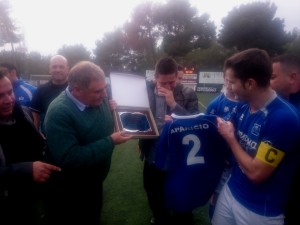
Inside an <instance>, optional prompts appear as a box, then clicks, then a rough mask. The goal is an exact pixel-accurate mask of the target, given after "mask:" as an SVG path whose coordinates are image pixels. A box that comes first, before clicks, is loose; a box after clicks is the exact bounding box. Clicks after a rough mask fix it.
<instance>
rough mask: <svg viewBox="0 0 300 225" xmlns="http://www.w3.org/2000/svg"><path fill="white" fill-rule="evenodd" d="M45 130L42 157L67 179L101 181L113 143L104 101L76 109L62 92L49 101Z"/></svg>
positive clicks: (110, 125) (112, 129)
mask: <svg viewBox="0 0 300 225" xmlns="http://www.w3.org/2000/svg"><path fill="white" fill-rule="evenodd" d="M45 130H46V137H47V142H48V146H49V148H48V151H46V158H47V159H48V161H49V162H50V163H53V164H55V165H57V166H60V167H61V168H62V171H61V175H62V177H63V179H65V181H66V182H67V181H68V182H73V181H74V182H76V183H78V182H92V183H93V182H99V181H100V182H101V181H103V180H104V179H105V177H106V175H107V173H108V171H109V168H110V162H111V156H112V151H113V148H114V146H115V145H114V143H113V141H112V139H111V137H110V135H111V134H112V133H113V131H114V122H113V117H112V114H111V111H110V108H109V104H108V101H107V100H105V101H104V102H103V103H102V104H101V105H100V106H99V107H96V108H86V109H85V110H84V111H80V110H79V109H78V107H77V106H76V105H75V104H74V102H72V100H71V99H70V98H69V97H68V96H67V95H66V92H65V91H64V92H62V93H61V94H60V95H59V96H58V97H57V98H56V99H54V100H53V101H52V102H51V104H50V105H49V108H48V111H47V114H46V118H45Z"/></svg>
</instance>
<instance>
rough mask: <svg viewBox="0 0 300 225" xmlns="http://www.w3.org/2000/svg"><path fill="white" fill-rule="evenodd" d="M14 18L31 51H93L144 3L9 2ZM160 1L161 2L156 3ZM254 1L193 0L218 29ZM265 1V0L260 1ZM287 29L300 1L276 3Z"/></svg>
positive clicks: (294, 22)
mask: <svg viewBox="0 0 300 225" xmlns="http://www.w3.org/2000/svg"><path fill="white" fill-rule="evenodd" d="M9 1H10V4H11V6H12V17H13V18H14V19H15V21H16V23H17V25H18V26H19V27H21V29H22V31H23V33H24V34H25V44H26V47H27V49H28V51H38V52H40V53H42V54H45V55H47V54H55V53H56V52H57V50H58V49H60V48H61V47H62V46H63V45H64V44H65V45H74V44H82V45H83V46H84V47H86V48H87V49H89V50H91V49H94V48H95V47H96V45H95V42H96V40H98V39H101V37H102V35H103V33H105V32H107V31H112V30H114V29H115V28H116V27H117V26H121V25H122V24H123V23H124V22H125V21H126V20H127V19H128V18H129V17H130V14H131V12H132V9H133V7H134V6H135V5H137V4H139V3H141V2H142V1H145V0H106V1H104V0H84V1H82V0H9ZM153 1H159V0H153ZM253 1H254V0H190V2H191V4H192V5H193V6H196V7H197V9H198V12H199V14H200V15H201V14H203V13H208V14H209V15H210V17H211V19H212V20H213V21H214V22H215V24H216V25H217V26H218V27H219V26H220V24H221V19H222V18H223V17H225V16H227V14H228V12H229V11H230V10H232V9H233V8H234V7H237V6H239V5H241V4H243V3H249V2H253ZM261 2H265V0H261ZM271 2H274V3H275V4H276V5H277V7H278V8H277V13H276V16H277V17H279V18H282V19H284V20H285V25H286V27H285V29H286V30H287V31H291V30H292V29H293V28H294V27H297V28H298V29H300V16H299V15H300V1H299V0H273V1H271Z"/></svg>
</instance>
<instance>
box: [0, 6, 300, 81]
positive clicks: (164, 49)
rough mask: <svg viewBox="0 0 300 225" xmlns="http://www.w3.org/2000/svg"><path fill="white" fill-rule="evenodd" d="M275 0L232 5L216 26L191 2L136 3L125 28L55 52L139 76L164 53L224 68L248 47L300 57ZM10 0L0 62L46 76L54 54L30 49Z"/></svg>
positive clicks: (1, 26) (0, 26)
mask: <svg viewBox="0 0 300 225" xmlns="http://www.w3.org/2000/svg"><path fill="white" fill-rule="evenodd" d="M276 11H277V6H276V5H275V4H274V3H270V2H263V1H261V2H260V1H256V2H252V3H248V4H242V5H240V6H239V7H235V8H233V9H232V10H231V11H230V12H229V13H228V15H227V16H226V17H224V18H223V20H222V25H221V29H220V30H219V31H218V33H217V30H216V26H215V24H214V22H212V20H211V18H210V16H209V15H208V14H203V15H199V13H198V10H197V9H196V8H195V7H193V6H192V5H191V4H190V3H189V1H188V0H167V1H166V2H164V3H158V2H152V1H146V2H142V3H141V4H139V5H137V6H136V8H135V9H134V10H133V12H132V15H131V17H130V18H129V20H128V21H126V22H125V23H124V24H123V25H122V26H120V27H118V28H115V30H113V31H111V32H108V33H105V34H104V35H103V37H102V38H101V39H100V38H99V40H95V43H96V48H95V49H93V50H91V51H90V50H87V49H86V48H85V47H84V46H83V45H64V46H62V47H61V49H59V50H58V52H57V53H59V54H62V55H65V56H66V58H67V59H68V60H69V62H70V66H73V65H74V64H75V63H76V62H78V61H80V60H92V61H94V62H95V63H96V64H98V65H99V66H101V67H102V68H103V70H104V71H105V73H106V74H107V75H108V74H109V73H110V72H111V71H118V72H130V73H136V74H140V75H144V74H145V70H147V69H153V67H154V64H155V62H156V61H157V60H158V58H160V57H162V56H166V55H169V56H173V57H174V58H175V59H176V60H177V62H178V63H180V64H183V65H185V66H187V67H193V68H195V69H196V70H195V72H199V71H200V70H214V71H216V70H221V69H222V65H223V62H224V60H225V59H226V58H227V57H228V56H229V55H231V54H232V53H234V52H236V51H240V50H243V49H247V48H250V47H258V48H262V49H265V50H267V51H268V52H269V54H270V55H271V56H274V55H277V54H281V53H288V52H290V53H293V54H296V55H300V41H299V40H300V31H299V30H297V29H296V28H295V29H294V30H293V31H292V32H286V31H285V30H284V26H285V24H284V19H282V18H278V17H275V14H276ZM9 12H10V8H9V5H8V4H7V0H0V45H3V44H11V46H12V47H11V49H12V50H11V51H2V52H0V61H10V62H13V63H15V64H16V65H17V67H18V68H19V71H20V73H21V74H23V76H24V77H25V78H26V77H28V76H29V74H48V61H49V57H50V56H42V55H41V54H40V53H38V52H30V53H27V52H26V51H24V48H20V46H21V47H22V40H21V41H20V42H18V41H19V40H20V39H18V37H20V35H19V34H18V29H17V27H15V25H14V21H13V20H12V19H11V18H10V17H9ZM16 43H18V44H19V48H14V45H16Z"/></svg>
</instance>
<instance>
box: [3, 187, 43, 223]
mask: <svg viewBox="0 0 300 225" xmlns="http://www.w3.org/2000/svg"><path fill="white" fill-rule="evenodd" d="M40 203H41V198H40V196H38V195H34V194H33V193H31V192H30V191H28V192H27V193H26V192H24V193H12V192H9V191H8V195H6V194H4V193H2V192H1V193H0V224H1V225H14V224H31V225H38V224H40V222H41V216H42V212H41V210H40V207H41V205H40Z"/></svg>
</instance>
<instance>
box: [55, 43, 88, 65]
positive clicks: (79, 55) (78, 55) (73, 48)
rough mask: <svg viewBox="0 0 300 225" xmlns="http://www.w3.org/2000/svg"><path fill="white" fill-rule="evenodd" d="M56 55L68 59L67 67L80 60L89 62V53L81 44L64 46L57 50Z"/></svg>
mask: <svg viewBox="0 0 300 225" xmlns="http://www.w3.org/2000/svg"><path fill="white" fill-rule="evenodd" d="M58 54H60V55H63V56H65V57H66V58H67V59H68V63H69V67H72V66H74V65H75V64H76V63H77V62H79V61H82V60H91V52H90V51H88V50H87V49H86V48H85V47H84V46H83V45H82V44H78V45H64V46H63V47H62V48H61V49H59V50H58Z"/></svg>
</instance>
